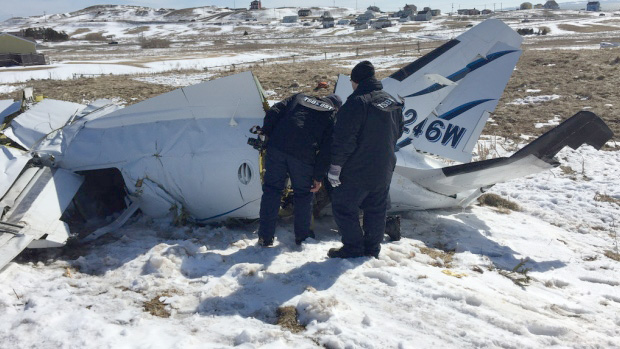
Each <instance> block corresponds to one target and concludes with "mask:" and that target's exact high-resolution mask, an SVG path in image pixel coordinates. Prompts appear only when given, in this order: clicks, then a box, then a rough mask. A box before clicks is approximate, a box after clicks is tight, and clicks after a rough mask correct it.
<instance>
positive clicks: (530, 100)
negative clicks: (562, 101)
mask: <svg viewBox="0 0 620 349" xmlns="http://www.w3.org/2000/svg"><path fill="white" fill-rule="evenodd" d="M560 97H561V96H559V95H541V96H527V97H525V98H517V99H515V100H514V101H512V102H510V103H508V104H517V105H524V104H535V103H544V102H549V101H553V100H556V99H558V98H560Z"/></svg>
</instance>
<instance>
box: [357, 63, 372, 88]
mask: <svg viewBox="0 0 620 349" xmlns="http://www.w3.org/2000/svg"><path fill="white" fill-rule="evenodd" d="M373 76H375V67H374V66H373V65H372V63H370V62H369V61H363V62H359V63H358V64H357V65H356V66H355V67H353V70H352V71H351V81H353V82H355V83H357V84H359V83H360V82H362V81H363V80H366V79H368V78H371V77H373Z"/></svg>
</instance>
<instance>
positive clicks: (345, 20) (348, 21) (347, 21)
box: [338, 19, 351, 25]
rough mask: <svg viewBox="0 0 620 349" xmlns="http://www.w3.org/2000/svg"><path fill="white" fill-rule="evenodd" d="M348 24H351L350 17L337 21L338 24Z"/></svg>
mask: <svg viewBox="0 0 620 349" xmlns="http://www.w3.org/2000/svg"><path fill="white" fill-rule="evenodd" d="M349 24H351V20H350V19H341V20H339V21H338V25H349Z"/></svg>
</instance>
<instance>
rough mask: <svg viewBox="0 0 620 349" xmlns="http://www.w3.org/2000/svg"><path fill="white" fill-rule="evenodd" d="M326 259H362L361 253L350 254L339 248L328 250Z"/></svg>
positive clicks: (348, 251)
mask: <svg viewBox="0 0 620 349" xmlns="http://www.w3.org/2000/svg"><path fill="white" fill-rule="evenodd" d="M327 257H329V258H357V257H364V254H363V253H360V252H351V251H350V250H347V249H345V248H344V247H341V248H330V249H329V252H327Z"/></svg>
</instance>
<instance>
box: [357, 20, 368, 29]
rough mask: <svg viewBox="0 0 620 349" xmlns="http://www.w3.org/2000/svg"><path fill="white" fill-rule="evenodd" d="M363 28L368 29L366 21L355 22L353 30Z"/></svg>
mask: <svg viewBox="0 0 620 349" xmlns="http://www.w3.org/2000/svg"><path fill="white" fill-rule="evenodd" d="M364 29H368V23H366V22H364V23H357V24H356V25H355V30H364Z"/></svg>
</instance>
